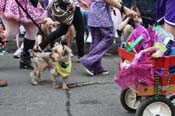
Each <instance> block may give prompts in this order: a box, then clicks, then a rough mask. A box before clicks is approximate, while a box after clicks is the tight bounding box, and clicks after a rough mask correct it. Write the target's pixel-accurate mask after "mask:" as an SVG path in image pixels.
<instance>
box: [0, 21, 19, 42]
mask: <svg viewBox="0 0 175 116" xmlns="http://www.w3.org/2000/svg"><path fill="white" fill-rule="evenodd" d="M2 22H3V24H4V26H5V35H6V38H7V41H10V40H12V39H15V38H16V35H17V34H18V32H19V25H20V23H19V22H16V21H14V20H12V19H4V18H2Z"/></svg>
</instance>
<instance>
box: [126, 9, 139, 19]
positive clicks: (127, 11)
mask: <svg viewBox="0 0 175 116" xmlns="http://www.w3.org/2000/svg"><path fill="white" fill-rule="evenodd" d="M124 12H125V14H126V16H129V17H131V18H135V17H136V16H137V13H136V12H135V11H134V10H131V9H129V8H127V7H124Z"/></svg>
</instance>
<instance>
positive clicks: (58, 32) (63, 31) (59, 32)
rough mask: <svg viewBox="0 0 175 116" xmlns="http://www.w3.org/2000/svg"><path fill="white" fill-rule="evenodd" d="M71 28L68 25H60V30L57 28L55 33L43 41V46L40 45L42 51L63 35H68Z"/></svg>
mask: <svg viewBox="0 0 175 116" xmlns="http://www.w3.org/2000/svg"><path fill="white" fill-rule="evenodd" d="M68 28H69V26H68V25H64V24H60V26H59V28H57V29H56V30H55V31H53V32H52V33H51V34H50V35H49V36H48V37H47V39H45V40H44V41H42V43H41V44H39V47H40V48H41V49H45V48H46V46H47V45H48V44H50V43H51V42H53V41H54V40H56V39H58V38H59V37H61V36H62V35H64V34H66V32H67V31H68Z"/></svg>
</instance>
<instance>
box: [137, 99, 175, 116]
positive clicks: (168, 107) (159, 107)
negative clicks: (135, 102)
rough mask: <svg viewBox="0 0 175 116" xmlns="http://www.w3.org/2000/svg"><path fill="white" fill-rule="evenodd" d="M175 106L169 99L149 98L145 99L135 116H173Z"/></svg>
mask: <svg viewBox="0 0 175 116" xmlns="http://www.w3.org/2000/svg"><path fill="white" fill-rule="evenodd" d="M174 113H175V111H174V106H173V104H172V103H171V102H170V100H169V99H167V98H165V97H163V96H160V97H159V98H157V99H156V98H155V97H149V98H147V99H145V100H144V101H143V102H142V103H141V104H140V105H139V107H138V109H137V110H136V115H135V116H173V115H174Z"/></svg>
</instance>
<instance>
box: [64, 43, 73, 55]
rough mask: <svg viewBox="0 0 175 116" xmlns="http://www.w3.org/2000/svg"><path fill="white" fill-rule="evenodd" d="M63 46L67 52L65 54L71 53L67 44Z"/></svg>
mask: <svg viewBox="0 0 175 116" xmlns="http://www.w3.org/2000/svg"><path fill="white" fill-rule="evenodd" d="M63 47H64V51H65V52H67V54H69V55H70V54H71V53H72V50H71V49H70V48H69V47H68V46H66V45H63Z"/></svg>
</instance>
